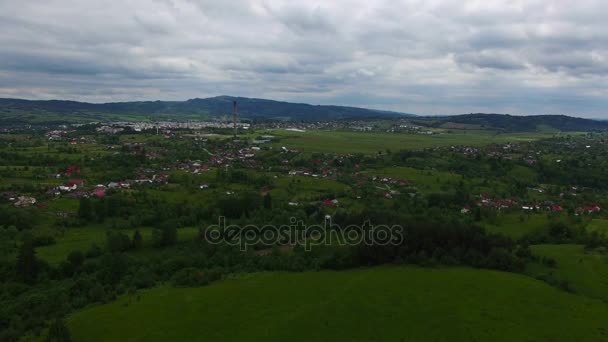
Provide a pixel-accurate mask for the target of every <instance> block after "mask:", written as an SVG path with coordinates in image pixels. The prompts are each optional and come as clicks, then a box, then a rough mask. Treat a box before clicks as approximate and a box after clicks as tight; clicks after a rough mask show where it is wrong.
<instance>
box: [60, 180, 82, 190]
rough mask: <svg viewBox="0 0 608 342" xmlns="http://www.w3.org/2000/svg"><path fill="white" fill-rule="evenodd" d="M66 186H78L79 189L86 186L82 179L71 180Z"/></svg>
mask: <svg viewBox="0 0 608 342" xmlns="http://www.w3.org/2000/svg"><path fill="white" fill-rule="evenodd" d="M65 185H66V186H76V187H77V188H78V187H81V186H83V185H84V181H83V180H82V179H70V180H69V181H68V182H67V183H66V184H65Z"/></svg>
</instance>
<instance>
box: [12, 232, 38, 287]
mask: <svg viewBox="0 0 608 342" xmlns="http://www.w3.org/2000/svg"><path fill="white" fill-rule="evenodd" d="M17 275H18V277H19V279H20V280H21V281H23V282H25V283H33V282H34V281H36V278H37V276H38V259H37V258H36V250H35V249H34V243H33V241H32V238H31V237H26V238H25V240H24V241H23V244H21V248H19V255H18V256H17Z"/></svg>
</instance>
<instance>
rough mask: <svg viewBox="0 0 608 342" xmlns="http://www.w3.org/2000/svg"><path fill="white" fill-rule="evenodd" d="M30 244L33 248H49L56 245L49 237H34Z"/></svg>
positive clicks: (53, 239) (52, 238)
mask: <svg viewBox="0 0 608 342" xmlns="http://www.w3.org/2000/svg"><path fill="white" fill-rule="evenodd" d="M32 242H33V243H34V247H42V246H50V245H54V244H55V243H56V241H55V238H54V237H52V236H50V235H42V236H36V237H34V238H33V241H32Z"/></svg>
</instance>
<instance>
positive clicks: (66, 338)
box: [46, 318, 72, 342]
mask: <svg viewBox="0 0 608 342" xmlns="http://www.w3.org/2000/svg"><path fill="white" fill-rule="evenodd" d="M46 341H47V342H70V341H72V336H71V335H70V330H69V329H68V326H67V325H66V324H65V321H64V320H63V319H61V318H57V319H55V320H54V321H53V323H51V326H50V327H49V334H48V336H47V337H46Z"/></svg>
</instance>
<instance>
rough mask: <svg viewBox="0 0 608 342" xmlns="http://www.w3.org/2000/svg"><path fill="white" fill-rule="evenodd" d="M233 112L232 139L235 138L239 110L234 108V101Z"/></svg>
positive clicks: (233, 104)
mask: <svg viewBox="0 0 608 342" xmlns="http://www.w3.org/2000/svg"><path fill="white" fill-rule="evenodd" d="M232 106H233V111H232V124H233V125H234V137H235V138H236V134H237V126H236V123H237V121H238V120H239V110H238V108H237V106H236V101H233V102H232Z"/></svg>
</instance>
